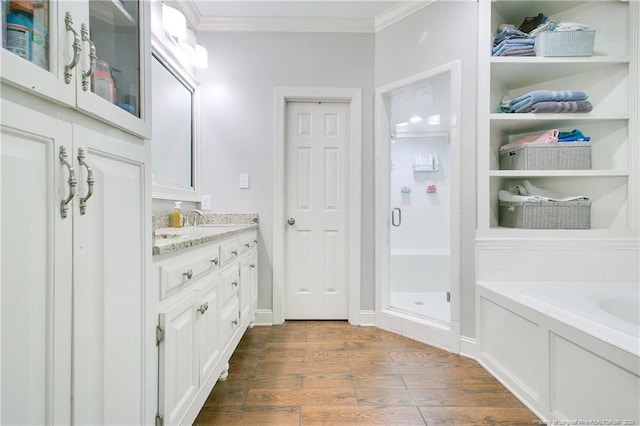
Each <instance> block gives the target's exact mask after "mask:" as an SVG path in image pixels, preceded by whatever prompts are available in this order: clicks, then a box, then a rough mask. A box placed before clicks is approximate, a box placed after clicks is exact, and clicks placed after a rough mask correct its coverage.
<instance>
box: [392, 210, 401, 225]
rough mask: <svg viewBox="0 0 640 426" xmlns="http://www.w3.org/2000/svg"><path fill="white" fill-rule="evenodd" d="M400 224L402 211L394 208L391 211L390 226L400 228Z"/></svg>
mask: <svg viewBox="0 0 640 426" xmlns="http://www.w3.org/2000/svg"><path fill="white" fill-rule="evenodd" d="M401 223H402V210H400V209H399V208H398V207H396V208H395V209H393V210H391V224H392V225H393V226H400V224H401Z"/></svg>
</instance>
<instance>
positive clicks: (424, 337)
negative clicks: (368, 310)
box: [374, 60, 462, 353]
mask: <svg viewBox="0 0 640 426" xmlns="http://www.w3.org/2000/svg"><path fill="white" fill-rule="evenodd" d="M461 70H462V63H461V61H460V60H456V61H453V62H449V63H446V64H443V65H440V66H436V67H433V68H431V69H429V70H426V71H423V72H421V73H418V74H415V75H412V76H409V77H406V78H403V79H401V80H398V81H395V82H392V83H389V84H386V85H384V86H382V87H379V88H378V89H376V93H375V107H374V111H375V112H374V114H375V119H374V120H375V129H376V132H375V143H374V154H375V167H374V170H375V173H374V174H375V186H376V189H377V192H376V200H375V246H376V253H375V288H376V291H375V298H376V302H375V313H376V326H377V327H380V328H382V329H385V330H389V331H394V332H398V333H401V334H403V335H406V336H408V337H411V338H414V339H416V340H419V341H422V342H425V343H428V344H431V345H435V346H438V347H441V348H445V349H447V350H449V351H452V352H454V353H459V352H460V350H459V349H460V321H461V311H460V304H461V301H460V299H461V278H460V267H461V243H460V224H461V220H462V216H461V210H460V196H461V192H460V173H461V170H460V155H461V151H460V144H461V128H460V126H461V119H460V115H461V109H462V78H461V75H462V74H461V73H462V71H461ZM444 73H449V74H450V75H451V83H450V93H451V104H450V114H451V123H450V129H449V144H450V145H449V152H450V161H451V162H450V169H451V170H450V179H451V180H450V182H451V193H450V196H451V229H450V238H451V247H450V266H451V281H450V292H451V306H450V312H451V319H450V322H449V324H447V325H445V324H442V323H440V322H438V321H436V320H432V319H427V318H419V317H417V316H413V315H407V314H404V313H401V312H398V311H395V310H393V309H390V303H389V270H390V260H389V254H390V247H389V244H390V239H389V226H390V225H389V224H390V210H391V209H390V203H389V196H390V195H389V191H390V182H389V168H390V154H389V147H388V142H389V130H390V129H389V117H388V111H387V109H386V108H385V101H384V96H385V95H386V94H388V93H390V92H392V91H393V90H397V89H401V88H403V87H405V86H410V85H414V84H416V83H418V82H420V81H423V80H427V79H429V78H431V77H434V76H437V75H440V74H444Z"/></svg>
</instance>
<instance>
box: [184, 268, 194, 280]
mask: <svg viewBox="0 0 640 426" xmlns="http://www.w3.org/2000/svg"><path fill="white" fill-rule="evenodd" d="M182 275H183V276H185V277H187V279H188V280H190V279H191V278H192V277H193V270H191V269H189V270H188V271H187V272H183V273H182Z"/></svg>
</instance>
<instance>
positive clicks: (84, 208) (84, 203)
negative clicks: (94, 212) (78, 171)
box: [78, 148, 96, 214]
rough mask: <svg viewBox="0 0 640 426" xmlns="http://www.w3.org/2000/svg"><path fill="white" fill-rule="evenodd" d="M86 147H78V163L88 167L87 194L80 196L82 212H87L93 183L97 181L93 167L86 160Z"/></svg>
mask: <svg viewBox="0 0 640 426" xmlns="http://www.w3.org/2000/svg"><path fill="white" fill-rule="evenodd" d="M84 159H85V156H84V149H82V148H78V163H80V165H81V166H85V167H86V168H87V194H86V195H85V196H84V197H81V198H80V214H85V213H86V212H87V200H89V198H91V196H92V195H93V185H94V184H95V183H96V181H95V179H94V178H93V169H91V167H89V165H88V164H87V163H86V162H85V161H84Z"/></svg>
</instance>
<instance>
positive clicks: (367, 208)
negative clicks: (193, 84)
mask: <svg viewBox="0 0 640 426" xmlns="http://www.w3.org/2000/svg"><path fill="white" fill-rule="evenodd" d="M198 42H199V43H202V44H203V45H204V46H205V47H206V48H207V50H208V52H209V68H208V69H207V70H205V71H200V72H198V74H197V77H198V80H199V81H200V83H201V85H202V92H201V102H202V115H201V123H202V125H201V135H202V150H201V153H202V157H201V158H202V160H201V167H202V175H201V176H202V193H203V194H210V195H211V199H212V210H213V211H216V212H257V213H258V215H259V217H260V245H259V251H258V262H259V264H260V269H259V273H260V276H259V283H260V290H259V299H258V304H259V306H258V307H259V308H260V309H270V308H271V307H272V288H273V287H272V272H273V271H272V255H273V251H272V245H273V226H274V225H278V224H274V223H272V222H273V221H272V216H273V191H274V188H273V143H274V134H275V133H274V132H275V129H274V121H275V111H274V88H275V87H285V86H289V87H291V86H313V87H349V88H362V89H363V120H362V123H363V124H362V127H363V129H362V135H363V145H362V149H363V153H362V182H363V185H362V186H363V188H362V283H363V284H362V290H361V309H366V310H372V309H373V308H374V288H373V281H374V279H373V270H374V263H373V262H374V256H373V253H374V252H373V249H374V240H373V92H374V89H373V87H374V85H373V79H374V77H373V69H374V59H373V54H374V34H360V33H358V34H351V33H343V34H337V33H288V32H282V33H276V32H201V33H199V34H198ZM240 173H248V174H249V175H250V188H249V189H239V185H238V178H239V174H240Z"/></svg>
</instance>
